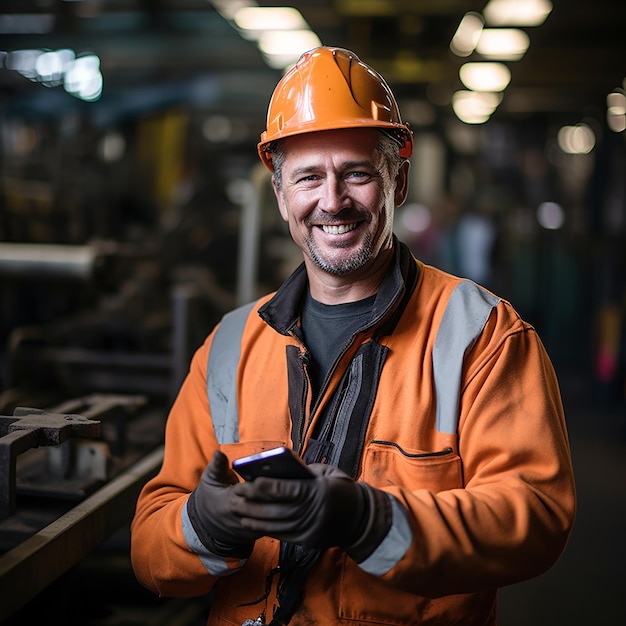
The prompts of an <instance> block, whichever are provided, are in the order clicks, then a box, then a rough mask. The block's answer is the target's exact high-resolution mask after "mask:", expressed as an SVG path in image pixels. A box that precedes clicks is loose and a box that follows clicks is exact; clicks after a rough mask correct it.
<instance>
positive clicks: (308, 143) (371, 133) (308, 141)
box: [284, 128, 378, 167]
mask: <svg viewBox="0 0 626 626" xmlns="http://www.w3.org/2000/svg"><path fill="white" fill-rule="evenodd" d="M284 141H285V144H284V146H285V165H286V166H288V167H294V166H298V165H302V164H303V163H302V161H303V160H309V159H310V160H314V159H322V160H324V159H329V158H330V159H332V160H333V161H354V160H359V161H364V160H367V161H371V162H374V161H376V160H377V158H378V131H377V130H376V129H374V128H345V129H340V130H325V131H318V132H315V133H306V134H303V135H294V136H292V137H287V138H286V139H285V140H284Z"/></svg>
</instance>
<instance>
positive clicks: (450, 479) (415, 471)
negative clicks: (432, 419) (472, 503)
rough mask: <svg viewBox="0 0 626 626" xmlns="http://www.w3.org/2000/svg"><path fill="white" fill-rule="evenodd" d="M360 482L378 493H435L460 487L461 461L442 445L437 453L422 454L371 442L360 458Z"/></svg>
mask: <svg viewBox="0 0 626 626" xmlns="http://www.w3.org/2000/svg"><path fill="white" fill-rule="evenodd" d="M360 479H361V480H364V481H365V482H367V483H369V484H370V485H372V487H377V488H381V489H384V488H386V487H393V486H395V487H404V488H405V489H409V490H411V491H416V490H418V489H427V490H428V491H432V492H434V493H437V492H440V491H445V490H447V489H459V488H461V487H463V472H462V467H461V458H460V457H459V455H458V454H457V453H456V452H455V451H454V450H453V448H452V447H451V446H449V447H447V446H445V445H444V446H443V447H442V448H441V449H439V450H434V451H425V450H411V449H406V448H402V447H400V446H399V445H398V444H396V443H393V442H386V441H372V442H370V443H369V444H368V446H367V448H366V450H365V452H364V455H363V463H362V474H361V476H360Z"/></svg>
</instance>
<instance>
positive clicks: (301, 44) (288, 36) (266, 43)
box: [259, 30, 322, 69]
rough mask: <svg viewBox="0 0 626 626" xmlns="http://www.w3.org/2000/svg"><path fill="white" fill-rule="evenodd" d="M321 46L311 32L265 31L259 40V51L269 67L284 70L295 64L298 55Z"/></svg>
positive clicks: (317, 38)
mask: <svg viewBox="0 0 626 626" xmlns="http://www.w3.org/2000/svg"><path fill="white" fill-rule="evenodd" d="M321 45H322V42H321V41H320V40H319V37H318V36H317V35H316V34H315V33H314V32H313V31H311V30H291V31H285V30H277V31H266V32H264V33H263V34H262V35H261V37H260V38H259V49H260V50H261V52H262V53H263V54H264V55H265V58H266V60H267V63H268V65H269V66H270V67H273V68H276V69H284V68H286V67H288V66H289V65H292V64H293V63H295V62H296V61H297V60H298V59H299V57H300V55H301V54H302V53H304V52H307V51H308V50H312V49H313V48H317V47H319V46H321Z"/></svg>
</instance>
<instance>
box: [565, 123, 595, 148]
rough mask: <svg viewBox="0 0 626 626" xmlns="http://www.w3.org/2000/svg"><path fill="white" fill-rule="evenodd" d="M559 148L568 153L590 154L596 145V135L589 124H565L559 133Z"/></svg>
mask: <svg viewBox="0 0 626 626" xmlns="http://www.w3.org/2000/svg"><path fill="white" fill-rule="evenodd" d="M557 141H558V144H559V148H561V150H563V152H566V153H567V154H589V153H590V152H591V151H592V150H593V147H594V146H595V145H596V136H595V135H594V133H593V130H591V128H589V126H587V124H582V123H581V124H576V125H575V126H563V127H562V128H561V129H560V130H559V132H558V134H557Z"/></svg>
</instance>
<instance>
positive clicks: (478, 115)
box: [452, 91, 502, 124]
mask: <svg viewBox="0 0 626 626" xmlns="http://www.w3.org/2000/svg"><path fill="white" fill-rule="evenodd" d="M500 102H502V94H500V93H490V92H482V93H481V92H477V91H457V92H455V93H454V94H452V109H453V111H454V113H455V114H456V116H457V117H458V118H459V119H460V120H461V121H462V122H465V123H466V124H483V123H484V122H486V121H487V120H488V119H489V118H490V117H491V114H492V113H493V112H494V111H495V110H496V109H497V108H498V105H499V104H500Z"/></svg>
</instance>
